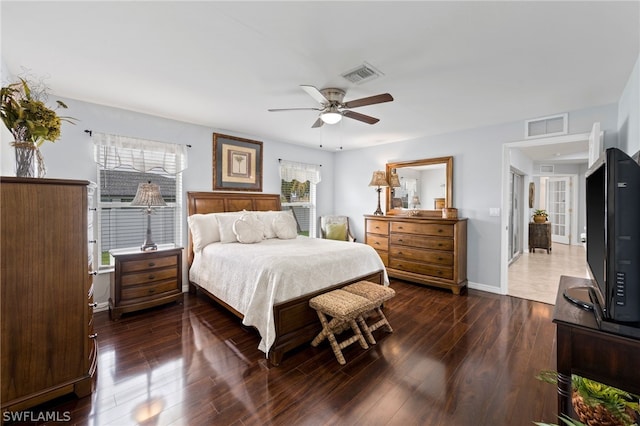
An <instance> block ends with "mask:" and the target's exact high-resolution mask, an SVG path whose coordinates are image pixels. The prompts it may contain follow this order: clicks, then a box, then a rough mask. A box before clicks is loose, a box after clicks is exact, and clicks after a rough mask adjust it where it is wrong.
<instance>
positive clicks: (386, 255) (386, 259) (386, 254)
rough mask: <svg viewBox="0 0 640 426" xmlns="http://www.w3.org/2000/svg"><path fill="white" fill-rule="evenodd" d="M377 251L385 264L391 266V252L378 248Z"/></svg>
mask: <svg viewBox="0 0 640 426" xmlns="http://www.w3.org/2000/svg"><path fill="white" fill-rule="evenodd" d="M376 252H377V253H378V256H380V259H382V263H383V264H384V266H389V252H388V251H386V250H385V251H383V250H376Z"/></svg>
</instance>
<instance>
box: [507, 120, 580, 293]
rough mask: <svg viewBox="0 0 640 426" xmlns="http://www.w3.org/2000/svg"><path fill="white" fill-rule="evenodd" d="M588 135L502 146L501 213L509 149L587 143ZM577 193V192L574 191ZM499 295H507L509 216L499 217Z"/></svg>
mask: <svg viewBox="0 0 640 426" xmlns="http://www.w3.org/2000/svg"><path fill="white" fill-rule="evenodd" d="M589 136H590V132H589V133H576V134H571V135H562V136H554V137H549V138H540V139H525V140H521V141H516V142H507V143H504V144H502V209H501V210H502V212H508V211H509V203H510V200H509V173H510V171H511V167H512V166H511V154H510V152H511V149H512V148H522V147H528V146H539V145H554V144H558V143H566V142H577V141H585V140H586V141H588V140H589ZM574 193H577V191H574ZM500 216H501V217H500V219H501V220H500V226H501V230H502V232H501V235H500V294H507V292H508V290H509V288H508V286H509V273H508V270H509V215H508V214H502V215H500Z"/></svg>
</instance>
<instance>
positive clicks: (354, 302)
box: [309, 289, 373, 365]
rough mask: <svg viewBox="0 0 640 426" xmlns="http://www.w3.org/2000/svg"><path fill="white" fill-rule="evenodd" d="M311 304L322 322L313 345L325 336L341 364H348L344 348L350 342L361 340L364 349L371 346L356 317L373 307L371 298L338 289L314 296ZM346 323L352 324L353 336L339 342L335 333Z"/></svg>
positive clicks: (310, 301) (317, 343)
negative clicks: (343, 352)
mask: <svg viewBox="0 0 640 426" xmlns="http://www.w3.org/2000/svg"><path fill="white" fill-rule="evenodd" d="M309 306H311V307H312V308H313V309H315V310H316V312H317V314H318V318H320V323H321V324H322V331H321V332H320V333H318V335H317V336H316V337H315V338H314V339H313V341H312V342H311V346H314V347H315V346H318V345H319V344H320V342H322V341H323V340H324V339H325V338H326V339H328V340H329V343H330V344H331V349H333V353H334V354H335V356H336V359H337V360H338V362H339V363H340V364H341V365H344V364H346V361H345V359H344V355H342V349H344V348H346V347H347V346H349V345H350V344H352V343H355V342H359V343H360V346H362V348H363V349H368V348H369V345H367V342H366V340H365V339H364V337H363V336H362V332H361V331H360V328H359V327H358V325H357V324H356V319H358V318H359V317H360V318H361V316H362V314H363V313H364V312H367V311H370V310H371V309H373V305H372V303H371V302H370V301H369V299H367V298H365V297H362V296H358V295H357V294H354V293H350V292H348V291H344V290H340V289H338V290H333V291H330V292H327V293H324V294H321V295H319V296H316V297H314V298H312V299H311V300H309ZM327 316H329V317H331V320H330V321H328V320H327ZM345 325H349V326H351V329H352V330H353V336H352V337H350V338H348V339H346V340H344V341H342V342H338V340H337V339H336V336H335V334H336V333H340V332H341V331H344V330H345V329H346V327H345Z"/></svg>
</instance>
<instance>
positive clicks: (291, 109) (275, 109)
mask: <svg viewBox="0 0 640 426" xmlns="http://www.w3.org/2000/svg"><path fill="white" fill-rule="evenodd" d="M267 111H271V112H278V111H322V108H271V109H268V110H267Z"/></svg>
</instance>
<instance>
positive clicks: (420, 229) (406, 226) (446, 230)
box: [391, 222, 453, 237]
mask: <svg viewBox="0 0 640 426" xmlns="http://www.w3.org/2000/svg"><path fill="white" fill-rule="evenodd" d="M396 232H402V233H407V234H419V235H436V236H441V237H453V225H447V224H439V223H411V222H391V233H396Z"/></svg>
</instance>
